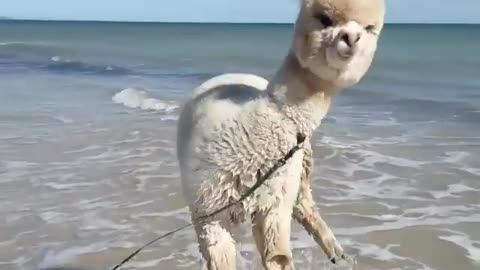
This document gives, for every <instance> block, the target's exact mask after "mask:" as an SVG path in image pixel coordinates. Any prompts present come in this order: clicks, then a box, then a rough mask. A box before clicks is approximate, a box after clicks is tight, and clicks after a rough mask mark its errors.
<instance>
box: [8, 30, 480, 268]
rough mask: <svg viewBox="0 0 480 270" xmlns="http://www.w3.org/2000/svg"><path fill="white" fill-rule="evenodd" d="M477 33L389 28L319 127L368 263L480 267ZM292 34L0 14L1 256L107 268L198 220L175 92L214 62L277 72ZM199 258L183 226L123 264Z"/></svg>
mask: <svg viewBox="0 0 480 270" xmlns="http://www.w3.org/2000/svg"><path fill="white" fill-rule="evenodd" d="M445 33H448V34H445ZM479 34H480V28H479V27H477V26H412V25H410V26H408V25H407V26H388V27H387V28H386V32H385V34H384V35H383V37H382V41H381V44H380V50H379V54H378V57H377V59H376V62H375V64H374V67H373V68H372V70H371V72H370V73H369V76H368V77H367V78H366V80H365V81H364V82H362V83H361V84H360V85H358V86H356V87H354V88H353V89H349V90H348V91H345V92H344V93H343V94H342V95H341V96H339V97H338V98H337V100H336V101H335V105H334V107H333V110H332V111H331V112H330V113H329V115H328V117H327V119H326V120H325V121H324V123H323V125H322V126H321V128H320V129H319V130H318V131H317V132H316V134H315V138H314V147H315V171H314V186H313V192H314V196H315V199H316V201H317V202H318V204H319V206H320V209H321V212H322V213H323V215H324V217H325V219H326V220H327V221H328V223H329V224H330V225H331V226H332V228H334V231H335V233H336V234H337V236H338V238H339V240H340V242H341V244H342V245H343V246H344V248H345V249H346V251H347V252H348V253H349V254H350V255H352V256H354V258H355V260H356V263H357V266H356V268H355V269H369V270H371V269H445V270H452V269H459V270H464V269H465V270H466V269H480V229H479V228H480V92H479V90H480V79H479V78H478V70H479V69H480V57H479V56H476V55H473V54H472V53H471V52H473V51H475V50H476V49H478V47H479V46H480V41H479V40H478V39H471V38H472V37H475V36H478V35H479ZM290 35H291V26H283V25H260V26H254V25H235V26H231V25H201V26H198V25H189V24H186V25H176V24H173V25H170V24H166V25H164V24H98V23H34V22H15V23H13V22H0V101H1V106H0V217H2V221H1V222H0V269H38V268H42V267H53V266H71V267H77V268H85V269H92V270H93V269H107V268H108V267H109V266H112V265H114V264H115V263H117V262H119V261H120V260H121V259H122V258H123V257H125V256H126V255H128V253H129V252H131V251H132V250H133V249H135V248H136V247H138V246H140V245H142V244H143V243H145V242H148V241H149V240H150V239H152V238H154V237H156V236H157V235H160V234H162V233H164V232H166V231H169V230H171V229H174V228H176V227H177V226H179V225H183V224H185V223H186V222H188V221H189V213H188V211H187V209H186V208H185V203H184V201H183V198H182V194H181V191H180V183H179V180H178V177H179V172H178V168H177V164H176V160H175V151H174V144H175V143H174V142H175V132H176V130H175V125H176V120H177V117H178V113H179V106H180V105H181V104H182V102H183V101H184V100H185V99H186V98H187V97H188V95H189V91H190V90H191V89H192V88H193V87H194V86H196V85H198V84H199V83H201V82H202V81H203V80H205V79H207V78H209V77H211V76H214V75H216V74H220V73H223V72H251V73H256V74H260V75H264V76H267V77H269V76H271V74H272V73H273V72H274V70H275V67H276V66H278V65H279V63H280V61H281V58H282V56H283V55H285V53H286V49H287V46H288V44H289V39H290ZM412 40H415V42H412ZM252 44H255V49H253V48H252ZM279 44H283V45H282V46H279ZM127 88H130V90H128V91H124V92H121V91H122V90H124V89H127ZM142 91H144V92H142ZM119 93H121V94H119ZM237 238H238V239H239V242H240V245H239V258H240V260H239V264H240V268H241V269H260V268H259V259H258V255H257V253H256V252H255V249H254V245H253V244H252V241H251V239H250V238H249V231H248V227H243V228H240V229H239V231H238V233H237ZM292 243H293V249H294V255H295V259H296V260H297V266H298V268H299V269H342V268H340V267H337V268H333V267H331V266H330V265H329V264H327V263H325V258H324V256H323V255H322V252H321V250H320V249H319V248H318V247H317V246H316V245H315V244H314V242H313V241H312V240H311V239H310V237H309V236H308V235H307V234H306V233H305V232H304V231H302V230H301V229H300V228H299V226H295V229H294V233H293V238H292ZM199 258H200V257H199V254H198V251H197V249H196V244H195V235H194V233H193V232H192V230H186V231H183V232H181V233H178V234H176V235H175V236H173V237H172V238H169V239H166V240H164V241H162V242H160V243H159V244H158V245H156V246H154V247H153V248H150V249H148V250H146V251H145V252H144V253H141V254H140V255H139V256H138V257H136V258H135V260H134V261H133V262H132V263H130V264H128V266H127V267H126V269H146V270H148V269H200V268H201V264H200V260H199ZM347 269H348V268H347Z"/></svg>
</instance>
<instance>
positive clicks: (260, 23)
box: [0, 16, 480, 25]
mask: <svg viewBox="0 0 480 270" xmlns="http://www.w3.org/2000/svg"><path fill="white" fill-rule="evenodd" d="M5 21H12V22H13V21H16V22H22V21H23V22H78V23H82V22H83V23H138V24H142V23H145V24H156V23H157V24H259V25H262V24H263V25H266V24H276V25H293V24H294V22H221V21H201V22H200V21H128V20H125V21H119V20H75V19H69V20H65V19H16V18H10V17H2V16H0V22H5ZM385 24H386V25H393V24H403V25H413V24H417V25H418V24H424V25H479V24H480V23H476V22H470V23H469V22H386V23H385Z"/></svg>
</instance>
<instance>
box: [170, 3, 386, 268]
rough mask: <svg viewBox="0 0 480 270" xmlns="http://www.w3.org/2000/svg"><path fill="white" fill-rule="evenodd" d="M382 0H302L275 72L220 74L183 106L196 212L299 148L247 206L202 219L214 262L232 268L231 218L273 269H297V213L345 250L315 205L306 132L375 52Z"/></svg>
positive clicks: (185, 158)
mask: <svg viewBox="0 0 480 270" xmlns="http://www.w3.org/2000/svg"><path fill="white" fill-rule="evenodd" d="M383 20H384V3H383V0H303V1H302V4H301V10H300V14H299V17H298V20H297V23H296V27H295V37H294V42H293V44H292V49H291V50H290V53H289V54H288V55H287V57H286V58H285V61H284V62H283V64H282V66H281V67H280V69H279V70H278V72H277V73H276V75H275V77H274V78H273V80H272V81H271V82H270V83H268V82H267V81H266V80H265V79H262V78H260V77H257V76H254V75H247V74H228V75H223V76H220V77H216V78H213V79H211V80H209V81H207V82H205V83H204V84H202V85H201V86H200V87H198V88H197V89H196V90H195V91H194V94H193V97H192V98H191V99H190V100H189V101H188V102H187V103H186V104H185V107H184V108H183V111H182V114H181V117H180V120H179V126H178V138H177V154H178V159H179V164H180V169H181V177H182V184H183V192H184V195H185V197H186V199H187V200H188V202H189V206H190V209H191V212H192V219H195V218H196V217H199V216H202V215H205V214H209V213H211V212H212V211H214V210H217V209H219V208H221V207H222V206H225V205H227V204H229V203H231V202H233V201H236V200H238V199H239V198H240V196H242V195H243V194H244V193H245V191H246V190H247V189H248V188H249V187H251V186H253V185H254V184H255V182H256V181H257V180H258V179H257V177H258V175H259V174H265V172H266V171H268V170H269V169H270V168H271V167H273V166H274V164H275V163H276V161H277V160H279V159H280V158H282V157H284V156H285V155H286V154H287V152H288V151H289V150H290V149H291V148H292V147H294V146H295V145H296V144H297V135H298V134H303V135H305V136H306V137H307V141H306V143H305V146H304V148H303V149H302V151H298V152H296V153H295V154H294V156H293V157H292V158H291V159H289V160H288V161H287V163H286V164H285V165H284V166H283V167H281V168H280V169H279V170H277V171H276V172H275V173H274V174H273V175H272V176H271V177H270V178H269V180H268V181H267V182H266V183H265V184H264V185H263V186H262V187H260V188H259V189H258V190H257V191H256V192H255V193H254V194H253V195H252V196H250V197H249V198H248V199H247V200H245V201H244V202H243V203H242V204H241V205H240V206H238V207H235V208H233V209H229V211H227V212H224V213H222V214H219V215H217V216H215V217H213V218H211V219H210V220H207V221H205V222H202V223H198V222H197V223H196V224H195V227H196V232H197V236H198V242H199V246H200V251H201V253H202V255H203V257H204V258H205V260H206V262H207V267H208V269H210V270H214V269H222V270H223V269H235V265H236V263H235V256H236V252H235V242H234V240H233V238H232V236H231V234H230V228H231V226H233V225H235V224H238V223H240V222H244V221H245V220H246V219H251V220H252V224H253V225H252V231H253V235H254V238H255V241H256V244H257V248H258V250H259V252H260V254H261V257H262V262H263V265H264V267H265V268H266V269H269V270H270V269H294V265H293V259H292V253H291V250H290V226H291V220H292V217H294V218H295V219H296V220H297V221H298V222H300V223H301V224H302V225H303V226H304V227H305V229H306V230H307V231H308V232H309V233H310V234H312V236H313V238H314V239H315V240H316V241H317V243H318V244H319V245H320V246H321V247H322V249H323V251H324V252H325V253H326V255H327V256H328V257H329V258H331V259H332V262H334V263H335V262H336V261H337V260H338V259H339V258H342V257H343V249H342V247H341V246H340V244H339V243H338V242H337V240H336V239H335V236H334V234H333V233H332V231H331V229H330V228H329V227H328V225H327V224H326V223H325V221H324V220H323V219H322V218H321V216H320V214H319V212H318V210H316V209H315V203H314V202H313V199H312V195H311V192H310V173H311V170H312V150H311V147H310V144H309V138H310V137H311V135H312V132H313V131H314V130H315V129H316V128H317V127H318V126H319V125H320V122H321V120H322V119H323V118H324V116H325V114H326V113H327V112H328V109H329V106H330V103H331V101H332V99H333V97H334V95H335V94H337V93H338V92H339V91H340V90H341V89H343V88H346V87H350V86H352V85H354V84H355V83H357V82H358V81H359V80H360V79H361V78H362V77H363V76H364V74H365V73H366V72H367V70H368V68H369V67H370V64H371V62H372V59H373V57H374V54H375V51H376V47H377V41H378V36H379V34H380V32H381V30H382V28H383Z"/></svg>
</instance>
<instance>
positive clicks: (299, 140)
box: [112, 133, 306, 270]
mask: <svg viewBox="0 0 480 270" xmlns="http://www.w3.org/2000/svg"><path fill="white" fill-rule="evenodd" d="M305 139H306V136H305V135H304V134H301V133H298V134H297V145H295V146H294V147H293V148H292V149H290V151H288V153H287V154H286V155H285V156H284V157H282V158H281V159H279V160H278V161H277V162H276V163H275V165H274V166H273V167H272V168H270V170H268V171H267V173H266V174H265V175H263V176H262V175H261V173H260V170H258V171H257V179H258V180H257V182H256V183H255V185H253V186H252V187H251V188H249V189H248V190H247V192H245V194H244V195H243V196H242V197H240V199H238V200H237V201H235V202H232V203H230V204H228V205H226V206H224V207H222V208H220V209H218V210H216V211H213V212H212V213H210V214H208V215H204V216H200V217H198V218H196V219H194V220H193V221H192V222H191V223H189V224H187V225H184V226H182V227H180V228H177V229H175V230H173V231H170V232H168V233H166V234H164V235H161V236H159V237H157V238H155V239H153V240H152V241H150V242H148V243H146V244H145V245H143V246H141V247H140V248H138V249H137V250H136V251H134V252H133V253H132V254H130V255H129V256H128V257H126V258H125V259H123V261H122V262H120V263H119V264H117V265H116V266H115V267H113V268H112V270H117V269H119V268H120V267H122V266H123V265H125V264H126V263H127V262H129V261H130V260H132V259H133V257H135V256H136V255H137V254H138V253H140V252H141V251H142V250H144V249H145V248H147V247H148V246H151V245H153V244H154V243H156V242H158V241H160V240H162V239H164V238H166V237H168V236H171V235H173V234H175V233H177V232H179V231H182V230H184V229H186V228H189V227H191V226H193V224H194V223H197V222H201V221H205V220H207V219H209V218H211V217H213V216H216V215H218V214H219V213H221V212H223V211H225V210H227V209H229V208H231V207H233V206H236V205H238V204H240V203H241V202H243V201H244V200H245V199H247V198H248V197H250V195H252V194H253V193H254V192H255V191H256V190H257V189H258V188H259V187H260V186H262V185H263V183H265V182H266V181H267V180H268V178H270V176H272V174H273V173H274V172H275V171H277V170H278V169H279V168H280V167H282V166H284V165H285V164H286V163H287V161H288V160H289V159H290V158H292V157H293V155H294V154H295V153H296V152H297V151H298V150H300V149H301V148H302V146H303V143H304V142H305Z"/></svg>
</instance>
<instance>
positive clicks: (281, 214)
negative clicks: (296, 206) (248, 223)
mask: <svg viewBox="0 0 480 270" xmlns="http://www.w3.org/2000/svg"><path fill="white" fill-rule="evenodd" d="M291 219H292V215H291V208H290V210H289V209H288V208H283V207H279V208H275V209H270V210H269V211H267V212H256V213H254V214H253V227H252V232H253V236H254V238H255V242H256V244H257V249H258V251H259V252H260V254H261V256H262V263H263V266H264V267H265V269H267V270H294V269H295V266H294V264H293V258H292V252H291V249H290V229H291Z"/></svg>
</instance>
